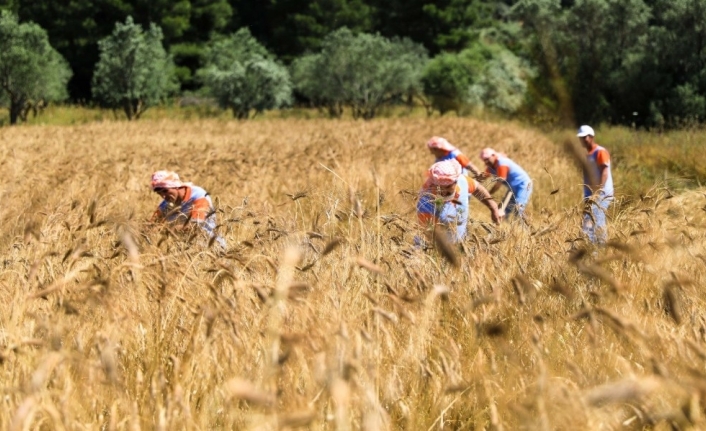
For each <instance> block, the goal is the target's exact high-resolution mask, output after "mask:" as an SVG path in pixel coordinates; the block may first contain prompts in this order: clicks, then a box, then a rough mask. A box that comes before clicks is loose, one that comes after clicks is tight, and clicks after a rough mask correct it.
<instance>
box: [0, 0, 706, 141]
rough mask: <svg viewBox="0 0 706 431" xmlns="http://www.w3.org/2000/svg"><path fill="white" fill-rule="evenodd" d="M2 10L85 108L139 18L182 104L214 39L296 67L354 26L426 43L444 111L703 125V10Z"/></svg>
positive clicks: (381, 6) (447, 2)
mask: <svg viewBox="0 0 706 431" xmlns="http://www.w3.org/2000/svg"><path fill="white" fill-rule="evenodd" d="M0 8H4V9H7V10H10V11H12V12H14V13H16V14H17V15H18V16H19V18H20V20H21V22H29V21H31V22H35V23H37V24H38V25H39V26H41V27H42V28H44V29H45V30H46V31H47V34H48V36H49V40H50V42H51V44H52V46H53V47H54V48H55V49H56V50H57V51H58V52H59V53H61V54H62V55H63V56H64V58H65V59H66V60H67V61H68V63H69V65H70V67H71V69H72V71H73V76H72V77H71V80H70V81H69V85H68V90H69V95H70V100H71V101H73V102H79V103H92V98H91V95H92V93H91V82H92V79H93V78H92V76H93V73H94V70H95V64H96V63H97V62H98V58H99V51H98V41H100V40H102V39H103V38H105V37H107V36H108V35H110V34H111V32H112V31H113V29H114V26H115V23H116V22H125V19H126V18H127V17H128V16H132V17H133V19H134V20H135V22H137V23H139V24H141V25H142V26H143V27H144V28H145V29H147V28H149V25H150V24H155V25H157V26H158V27H160V28H161V30H162V32H163V35H164V39H163V43H164V46H165V48H166V50H167V52H168V53H169V55H170V56H171V58H172V59H173V60H174V63H175V65H176V67H175V68H174V72H173V73H174V74H175V77H176V78H177V79H178V81H179V84H180V92H181V93H182V94H183V93H193V92H197V93H198V92H199V91H200V90H201V89H202V86H203V84H204V81H203V80H201V79H199V78H198V76H197V73H196V72H197V71H198V70H199V69H201V68H204V67H207V59H208V54H207V53H208V52H209V48H208V47H209V41H211V40H215V39H217V36H218V35H230V34H233V33H235V32H236V31H237V30H239V29H242V28H244V27H247V28H248V30H249V32H250V33H251V34H252V36H253V37H254V38H255V39H256V40H257V41H258V42H259V43H260V44H261V45H262V46H263V47H264V48H265V49H266V50H267V51H268V52H269V53H271V56H272V57H271V58H272V59H278V61H279V62H281V63H282V64H284V65H290V64H291V63H292V62H294V61H295V60H297V59H299V58H301V57H302V56H305V55H313V54H316V53H319V52H321V49H322V48H324V47H325V46H326V43H325V41H326V38H327V37H328V36H329V35H331V34H332V33H333V32H334V31H336V30H339V29H340V28H342V27H347V28H348V29H350V31H351V32H352V33H353V34H361V33H368V34H379V35H380V36H382V37H385V38H389V39H394V38H407V39H408V40H409V41H410V42H411V43H414V44H418V45H420V46H421V47H423V49H425V50H426V51H427V53H428V55H429V57H430V58H431V62H430V63H429V65H428V66H426V67H425V70H424V77H425V78H426V81H425V85H424V89H425V90H426V92H425V93H423V94H422V93H419V92H418V94H417V95H418V96H419V95H422V96H423V97H424V100H423V101H422V103H424V104H426V105H427V106H430V107H431V108H433V109H434V110H438V111H440V112H442V113H443V112H446V111H456V112H457V113H465V112H469V110H473V109H474V107H475V108H478V107H481V108H482V109H487V110H490V111H497V112H499V113H502V114H505V115H519V116H522V117H524V118H528V119H531V120H533V121H535V122H543V123H551V124H556V123H560V124H563V125H572V126H573V125H575V124H576V123H598V122H609V123H615V124H625V125H631V124H636V125H638V126H642V125H644V126H650V127H675V126H683V125H684V124H694V123H700V122H702V121H703V119H704V118H705V116H706V75H705V74H704V70H705V68H704V66H705V60H706V51H705V49H706V48H704V47H705V46H706V43H704V41H706V25H704V24H705V22H704V21H705V20H706V13H705V12H706V0H627V1H618V0H574V1H572V0H504V1H497V0H443V1H433V2H432V1H426V0H410V1H381V0H283V1H280V0H278V1H274V0H264V1H258V2H252V1H243V0H180V1H176V2H174V1H166V0H160V1H144V0H81V1H73V2H69V3H62V2H20V1H17V0H2V1H0ZM214 38H215V39H214ZM361 40H362V39H361ZM262 70H264V71H266V72H267V73H269V74H273V73H274V74H276V73H277V72H275V69H273V68H265V69H262ZM418 74H420V73H418ZM294 85H295V89H296V87H297V83H296V82H295V83H294ZM496 89H499V90H498V91H496ZM294 96H295V97H296V99H295V102H296V103H298V104H303V103H309V104H311V103H313V104H315V105H317V106H320V103H323V102H320V101H317V100H316V99H312V98H311V97H309V96H308V95H307V94H306V92H304V91H295V93H294ZM218 97H220V96H218ZM218 97H217V98H218ZM415 97H417V96H415V95H414V94H412V95H408V97H407V98H392V99H391V102H394V103H401V102H405V101H406V102H410V103H411V101H412V100H415ZM419 98H420V97H418V98H417V103H419ZM280 99H282V100H284V99H286V97H284V98H282V97H280Z"/></svg>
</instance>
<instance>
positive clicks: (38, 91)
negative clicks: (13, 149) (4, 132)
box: [0, 11, 71, 124]
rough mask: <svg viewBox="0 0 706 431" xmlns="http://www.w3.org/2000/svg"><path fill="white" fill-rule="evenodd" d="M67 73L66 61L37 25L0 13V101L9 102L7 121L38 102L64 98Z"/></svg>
mask: <svg viewBox="0 0 706 431" xmlns="http://www.w3.org/2000/svg"><path fill="white" fill-rule="evenodd" d="M70 77H71V69H69V66H68V63H67V62H66V61H65V60H64V58H63V57H62V56H61V54H59V53H58V52H57V51H56V50H55V49H54V48H52V47H51V45H50V44H49V39H48V38H47V34H46V32H45V31H44V30H43V29H42V28H41V27H39V26H38V25H36V24H34V23H22V24H20V23H19V21H18V20H17V17H16V16H15V15H13V14H11V13H9V12H7V11H3V12H2V13H1V14H0V90H1V94H0V102H2V103H3V104H7V105H8V106H9V110H10V124H16V123H17V121H18V120H20V119H26V115H27V111H28V109H31V108H32V107H34V106H36V105H37V104H39V103H46V102H47V101H60V100H64V99H65V98H66V97H67V92H66V83H67V82H68V80H69V78H70Z"/></svg>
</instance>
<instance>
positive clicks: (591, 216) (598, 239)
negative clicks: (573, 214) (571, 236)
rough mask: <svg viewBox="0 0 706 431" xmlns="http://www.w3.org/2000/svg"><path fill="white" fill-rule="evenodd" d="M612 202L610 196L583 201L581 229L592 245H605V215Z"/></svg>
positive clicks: (606, 231)
mask: <svg viewBox="0 0 706 431" xmlns="http://www.w3.org/2000/svg"><path fill="white" fill-rule="evenodd" d="M611 202H613V197H612V196H604V195H602V194H601V195H599V196H596V197H594V198H586V199H585V200H584V204H585V206H584V211H583V223H582V226H581V229H582V230H583V233H585V234H586V236H588V239H589V240H590V241H591V242H592V243H594V244H605V243H606V241H607V240H608V226H607V225H606V216H605V213H606V211H607V210H608V206H609V205H610V203H611Z"/></svg>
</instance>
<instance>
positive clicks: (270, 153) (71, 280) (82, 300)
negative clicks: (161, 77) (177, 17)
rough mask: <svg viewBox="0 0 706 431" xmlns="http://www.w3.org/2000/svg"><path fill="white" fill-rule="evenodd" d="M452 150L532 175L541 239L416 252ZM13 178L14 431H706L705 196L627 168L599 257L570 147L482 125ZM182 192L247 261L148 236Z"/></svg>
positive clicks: (19, 171)
mask: <svg viewBox="0 0 706 431" xmlns="http://www.w3.org/2000/svg"><path fill="white" fill-rule="evenodd" d="M433 135H441V136H444V137H446V138H447V139H449V141H451V142H452V143H454V144H455V145H457V146H458V147H459V148H461V150H462V151H464V152H465V153H466V154H467V155H469V156H470V157H471V158H472V160H473V161H474V162H475V163H476V164H478V165H479V164H480V161H479V160H478V157H477V154H478V152H479V151H480V149H481V148H483V147H486V146H492V147H494V148H495V149H496V150H499V151H503V152H506V153H507V154H509V155H510V157H511V158H513V159H514V160H515V161H517V162H518V163H520V164H521V165H522V166H523V167H524V168H525V169H526V170H527V171H528V172H529V174H530V175H531V176H532V177H533V179H534V182H535V186H534V194H533V196H532V202H531V205H530V207H529V210H528V211H529V213H530V216H531V227H529V228H524V227H522V226H516V225H513V224H504V225H502V226H500V227H497V228H496V227H494V226H492V225H491V224H489V216H488V214H487V211H486V209H485V207H483V206H482V205H481V204H480V203H478V202H477V201H475V202H472V203H471V219H472V220H471V221H470V222H469V236H468V239H467V241H465V242H464V244H463V246H462V250H460V251H459V253H458V259H459V261H460V265H459V266H458V267H455V266H453V265H451V263H450V262H449V261H447V260H446V259H444V257H443V256H441V255H440V254H438V253H437V252H436V251H434V250H428V251H421V250H416V249H414V248H412V247H411V245H412V240H413V237H414V236H415V235H416V234H418V233H419V232H418V228H417V225H416V217H415V214H414V204H415V200H416V193H417V190H418V188H419V187H420V185H421V183H422V182H423V172H424V170H425V169H426V168H427V167H428V166H429V165H430V164H431V163H432V161H433V160H432V159H433V158H432V156H431V155H429V153H428V152H427V151H426V148H425V147H424V143H425V142H426V140H427V139H428V138H429V137H431V136H433ZM597 138H598V139H597V140H598V142H599V143H600V142H601V140H600V136H598V137H597ZM0 166H2V171H3V175H2V180H1V182H0V193H1V195H2V201H3V202H4V204H3V205H2V206H0V220H1V221H2V226H3V229H2V231H1V233H0V247H2V251H3V254H2V262H0V264H1V265H2V272H0V295H1V298H0V387H1V388H2V391H3V393H2V405H1V406H0V428H2V429H8V430H28V429H41V430H96V429H100V430H152V429H158V430H176V429H180V430H181V429H184V430H211V429H234V430H279V429H311V430H359V429H360V430H449V429H450V430H482V429H493V430H522V429H526V430H622V429H633V430H637V429H660V430H662V429H663V430H672V429H706V418H705V417H704V415H705V414H706V411H705V410H704V408H705V407H706V399H704V398H705V397H706V314H705V312H706V304H705V303H704V300H703V299H702V298H701V293H702V292H701V288H702V287H703V286H704V285H705V283H706V276H705V275H704V273H705V271H704V268H705V267H706V250H704V238H705V236H706V235H705V234H706V230H705V228H706V217H705V215H706V212H705V211H704V208H703V207H704V205H705V204H706V198H705V196H706V195H704V194H703V193H701V192H700V191H690V192H684V193H681V194H677V193H674V192H673V191H672V190H670V189H668V188H666V187H664V186H662V185H660V184H655V185H654V186H652V187H651V188H648V189H646V190H643V191H642V192H641V193H640V194H635V195H626V194H624V193H621V184H624V183H623V181H624V180H623V179H622V178H624V176H625V175H627V172H621V170H620V166H616V167H615V169H614V172H613V175H614V178H615V180H616V191H617V194H618V196H617V199H616V203H615V205H614V206H613V208H612V209H611V211H610V222H609V229H610V231H609V234H610V239H611V242H610V243H609V245H608V246H607V247H605V248H602V249H593V248H591V247H590V246H589V245H587V244H586V243H585V242H584V241H583V240H582V238H581V235H580V228H579V226H580V210H581V206H580V198H581V186H580V184H581V182H582V178H581V175H580V172H579V170H578V168H577V167H576V166H575V164H574V162H573V161H572V160H571V157H570V156H569V155H567V153H566V152H565V149H564V148H563V147H562V146H561V145H556V144H555V143H553V142H552V141H550V140H549V139H547V138H546V137H544V136H543V135H542V134H541V133H539V132H537V131H534V130H531V129H527V128H523V127H522V126H520V125H517V124H514V123H500V122H499V123H492V124H491V123H484V122H481V121H477V120H473V119H468V118H465V119H463V118H441V119H411V118H407V119H385V120H383V119H381V120H373V121H369V122H356V121H348V120H296V119H267V120H262V121H253V122H236V121H225V120H192V121H175V120H154V121H145V122H139V123H125V122H99V123H92V124H85V125H80V126H22V127H11V128H2V129H0ZM159 169H170V170H175V171H177V172H178V173H179V174H180V175H181V177H182V179H184V180H186V181H192V182H194V183H195V184H196V185H199V186H202V187H204V188H205V189H206V190H208V191H209V193H210V195H211V197H212V199H213V201H214V204H215V206H216V208H217V217H218V224H219V227H218V231H219V233H220V234H221V235H222V236H223V238H225V240H226V241H227V244H228V248H227V250H226V251H222V250H219V249H217V248H215V247H214V246H213V244H211V245H210V246H209V244H208V243H207V241H205V240H204V239H203V238H201V237H200V236H199V235H185V236H181V235H179V234H177V233H175V232H174V231H173V230H170V229H167V228H164V227H160V226H154V225H152V224H150V223H148V222H147V220H148V219H149V217H150V216H151V214H152V212H153V211H154V210H155V208H156V206H157V205H158V203H159V197H158V196H157V195H156V194H154V193H152V192H151V191H150V188H149V179H150V175H151V173H152V172H153V171H155V170H159ZM621 175H622V176H621Z"/></svg>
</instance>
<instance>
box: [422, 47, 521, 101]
mask: <svg viewBox="0 0 706 431" xmlns="http://www.w3.org/2000/svg"><path fill="white" fill-rule="evenodd" d="M533 73H534V72H533V70H532V68H531V67H530V66H529V64H528V63H527V62H525V61H523V60H522V59H520V58H519V57H518V56H516V55H515V54H513V53H512V52H511V51H509V50H507V49H506V48H504V47H502V46H501V45H497V44H492V43H485V42H483V41H479V42H475V43H473V44H471V46H470V47H469V48H467V49H465V50H463V51H461V52H460V53H458V54H452V53H442V54H439V55H438V56H436V57H434V58H433V59H432V60H431V61H430V62H429V65H428V66H427V68H426V70H425V71H424V76H423V78H422V82H423V84H424V92H425V93H426V95H427V96H428V97H429V98H430V99H431V103H432V107H433V108H434V109H438V110H439V112H441V114H442V115H443V114H444V113H446V112H448V111H456V112H460V111H462V110H464V108H465V107H475V108H478V109H488V110H491V111H495V112H500V113H504V114H512V113H514V112H516V111H517V110H518V109H519V108H520V106H522V104H523V103H524V100H525V94H526V92H527V82H528V80H529V79H530V78H531V77H532V76H533Z"/></svg>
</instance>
